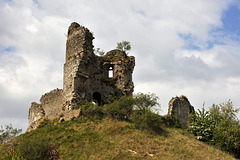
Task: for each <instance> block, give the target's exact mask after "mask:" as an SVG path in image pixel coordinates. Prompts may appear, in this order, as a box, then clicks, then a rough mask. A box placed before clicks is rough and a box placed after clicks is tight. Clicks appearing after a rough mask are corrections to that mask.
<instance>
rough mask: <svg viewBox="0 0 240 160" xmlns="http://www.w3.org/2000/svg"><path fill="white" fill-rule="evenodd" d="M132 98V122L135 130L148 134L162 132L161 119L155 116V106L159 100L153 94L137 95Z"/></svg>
mask: <svg viewBox="0 0 240 160" xmlns="http://www.w3.org/2000/svg"><path fill="white" fill-rule="evenodd" d="M133 98H134V112H133V114H132V120H133V123H134V125H135V127H136V128H138V129H141V130H147V131H150V132H152V131H153V132H156V133H160V132H161V131H162V127H161V124H162V118H161V116H160V115H158V114H157V109H156V108H154V107H155V106H157V105H159V103H158V102H157V100H158V99H159V98H158V97H157V96H156V95H155V94H153V93H152V94H150V93H149V94H143V93H138V94H136V95H134V96H133Z"/></svg>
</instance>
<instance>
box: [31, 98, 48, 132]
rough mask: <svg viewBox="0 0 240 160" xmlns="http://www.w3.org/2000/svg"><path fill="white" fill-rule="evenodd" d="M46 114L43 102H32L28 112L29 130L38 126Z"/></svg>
mask: <svg viewBox="0 0 240 160" xmlns="http://www.w3.org/2000/svg"><path fill="white" fill-rule="evenodd" d="M44 116H45V111H44V109H43V108H42V105H41V104H38V103H36V102H32V104H31V107H30V108H29V113H28V119H29V123H28V129H27V131H31V130H34V129H36V128H37V125H38V123H39V121H40V120H41V119H42V118H43V117H44Z"/></svg>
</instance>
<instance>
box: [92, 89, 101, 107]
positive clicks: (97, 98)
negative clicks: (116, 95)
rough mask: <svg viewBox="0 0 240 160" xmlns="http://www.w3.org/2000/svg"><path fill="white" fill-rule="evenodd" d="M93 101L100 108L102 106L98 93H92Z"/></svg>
mask: <svg viewBox="0 0 240 160" xmlns="http://www.w3.org/2000/svg"><path fill="white" fill-rule="evenodd" d="M93 101H94V102H95V103H97V104H98V105H99V106H100V105H101V104H102V99H101V94H100V93H98V92H94V93H93Z"/></svg>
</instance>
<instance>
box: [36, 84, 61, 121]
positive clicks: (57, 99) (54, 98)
mask: <svg viewBox="0 0 240 160" xmlns="http://www.w3.org/2000/svg"><path fill="white" fill-rule="evenodd" d="M62 93H63V90H62V89H58V88H57V89H54V90H52V91H50V92H48V93H46V94H44V95H43V96H42V97H41V99H40V102H41V105H42V108H43V109H44V111H45V117H46V118H47V119H50V120H52V119H54V118H56V117H57V116H58V115H59V113H61V111H62V107H63V94H62Z"/></svg>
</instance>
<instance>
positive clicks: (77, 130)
mask: <svg viewBox="0 0 240 160" xmlns="http://www.w3.org/2000/svg"><path fill="white" fill-rule="evenodd" d="M19 142H21V143H22V145H18V143H19ZM46 143H47V144H51V145H52V146H54V148H55V149H57V151H58V153H59V156H60V157H61V159H64V160H71V159H72V160H78V159H161V160H162V159H195V160H198V159H199V160H203V159H224V160H226V159H228V160H230V159H234V158H233V157H232V156H230V155H228V154H226V153H224V152H222V151H220V150H218V149H216V148H214V147H213V146H209V145H206V144H204V143H202V142H200V141H197V140H195V139H194V137H193V136H192V135H191V134H189V133H188V132H187V131H184V130H181V129H171V128H164V130H163V132H162V134H161V135H159V134H158V135H157V134H150V133H147V132H146V131H140V130H137V129H135V128H134V127H133V125H132V124H131V123H129V122H125V121H116V120H111V119H103V120H101V121H96V120H95V121H89V120H73V121H66V122H61V123H55V125H48V126H44V127H42V128H38V129H36V130H34V131H31V132H28V133H25V134H22V135H20V136H18V137H17V138H16V140H15V143H14V145H15V146H16V147H20V148H21V147H22V148H24V149H25V150H28V149H26V148H27V147H30V148H29V150H31V152H34V149H35V148H36V144H37V145H38V146H41V145H42V146H44V144H46ZM31 147H32V148H31ZM8 148H9V146H8V145H6V146H5V147H1V149H0V151H1V153H0V157H3V155H4V153H6V152H7V149H8ZM0 159H2V158H0Z"/></svg>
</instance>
